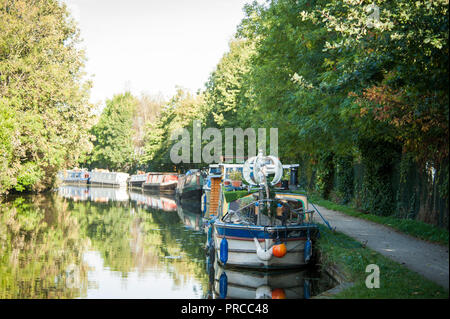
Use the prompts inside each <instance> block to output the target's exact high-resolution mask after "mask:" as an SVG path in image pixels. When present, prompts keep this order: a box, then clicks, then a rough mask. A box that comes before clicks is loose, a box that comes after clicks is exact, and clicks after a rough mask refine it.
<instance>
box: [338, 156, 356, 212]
mask: <svg viewBox="0 0 450 319" xmlns="http://www.w3.org/2000/svg"><path fill="white" fill-rule="evenodd" d="M336 176H337V185H336V192H337V193H338V194H339V196H340V197H341V198H342V199H341V202H342V204H347V203H349V202H350V200H351V199H352V197H353V189H354V184H353V183H354V173H353V157H352V156H341V157H339V158H338V159H337V167H336Z"/></svg>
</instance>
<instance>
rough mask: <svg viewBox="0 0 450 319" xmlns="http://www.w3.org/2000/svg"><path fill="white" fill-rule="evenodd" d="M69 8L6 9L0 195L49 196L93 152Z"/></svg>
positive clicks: (15, 4) (4, 4)
mask: <svg viewBox="0 0 450 319" xmlns="http://www.w3.org/2000/svg"><path fill="white" fill-rule="evenodd" d="M79 42H80V38H79V31H78V29H77V26H76V23H75V21H74V20H73V19H72V18H71V17H70V15H69V13H68V11H67V8H66V6H65V5H64V4H61V3H60V2H59V1H56V0H48V1H47V0H36V1H32V2H29V1H25V0H17V1H1V2H0V123H1V126H0V135H1V137H2V140H1V141H0V147H1V149H0V167H1V174H0V175H1V177H0V194H4V193H6V192H8V191H9V190H16V191H24V190H32V191H42V190H44V189H47V188H49V187H51V186H52V185H53V183H54V180H55V176H56V173H57V172H58V171H59V170H60V169H61V168H64V167H66V166H72V165H74V164H75V163H76V162H77V161H78V160H79V159H80V158H82V156H83V153H84V152H86V151H89V149H90V147H91V144H90V139H89V137H90V136H89V134H88V128H89V126H90V122H91V117H90V110H91V108H92V106H91V105H90V104H89V102H88V98H89V88H90V86H91V83H90V82H89V81H85V80H83V77H84V73H83V67H84V62H85V57H84V52H83V51H82V50H80V49H79V47H78V44H79Z"/></svg>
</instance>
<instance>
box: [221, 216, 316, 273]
mask: <svg viewBox="0 0 450 319" xmlns="http://www.w3.org/2000/svg"><path fill="white" fill-rule="evenodd" d="M317 230H318V229H317V226H316V225H314V226H313V225H307V226H306V225H298V226H287V227H285V226H276V227H264V226H245V225H239V224H229V223H222V222H216V223H215V224H214V231H213V240H214V247H215V249H216V253H217V260H218V261H219V262H220V263H221V264H223V262H222V261H221V259H220V254H221V252H220V249H221V242H222V240H223V238H226V240H227V243H228V249H227V256H228V259H227V261H226V265H227V266H228V265H229V266H234V267H242V268H257V269H295V268H300V267H303V266H306V265H307V262H305V244H306V241H307V238H308V231H309V234H310V238H311V239H313V238H314V237H315V234H316V232H317ZM277 237H278V238H279V239H280V240H281V241H282V242H284V243H285V245H286V248H287V253H286V255H285V256H283V257H281V258H278V257H276V256H271V258H270V259H269V260H262V259H261V258H260V257H258V254H257V246H256V243H255V240H254V238H256V239H257V240H258V242H259V245H260V247H261V248H262V249H269V248H270V247H272V245H274V244H275V243H276V241H277Z"/></svg>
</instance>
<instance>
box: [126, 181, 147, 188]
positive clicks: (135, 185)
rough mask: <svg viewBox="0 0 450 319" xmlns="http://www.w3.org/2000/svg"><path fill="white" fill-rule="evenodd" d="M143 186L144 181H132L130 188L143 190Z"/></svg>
mask: <svg viewBox="0 0 450 319" xmlns="http://www.w3.org/2000/svg"><path fill="white" fill-rule="evenodd" d="M142 185H144V181H130V182H129V183H128V187H130V188H142Z"/></svg>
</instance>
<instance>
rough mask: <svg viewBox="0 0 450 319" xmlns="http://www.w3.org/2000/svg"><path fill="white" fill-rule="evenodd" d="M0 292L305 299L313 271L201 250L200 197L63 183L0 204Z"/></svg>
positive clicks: (321, 279)
mask: <svg viewBox="0 0 450 319" xmlns="http://www.w3.org/2000/svg"><path fill="white" fill-rule="evenodd" d="M0 209H1V212H0V298H1V299H5V298H8V299H9V298H136V299H140V298H148V299H155V298H158V299H165V298H168V299H195V298H309V297H312V296H314V295H317V294H319V293H320V292H322V291H324V290H327V289H329V288H331V287H332V286H333V282H332V281H331V280H330V278H328V277H327V276H326V275H325V274H323V273H321V272H320V271H318V270H317V269H316V268H314V267H312V268H311V269H302V270H295V271H284V272H260V271H248V270H240V269H229V268H226V269H224V268H223V267H221V266H220V265H218V264H217V262H216V261H214V260H212V261H211V260H210V259H209V257H208V256H207V255H206V254H205V249H204V247H205V241H206V235H205V234H204V231H203V229H202V218H201V217H202V216H201V214H200V207H199V206H198V204H197V203H190V202H182V203H177V202H176V201H175V199H174V198H173V197H165V196H159V195H152V194H147V193H143V192H142V191H134V190H127V189H113V188H94V187H92V188H89V187H79V186H63V187H61V188H59V189H58V190H57V191H55V192H52V193H50V194H45V195H30V196H24V197H17V198H15V199H12V200H10V201H9V202H7V203H3V204H1V206H0Z"/></svg>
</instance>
